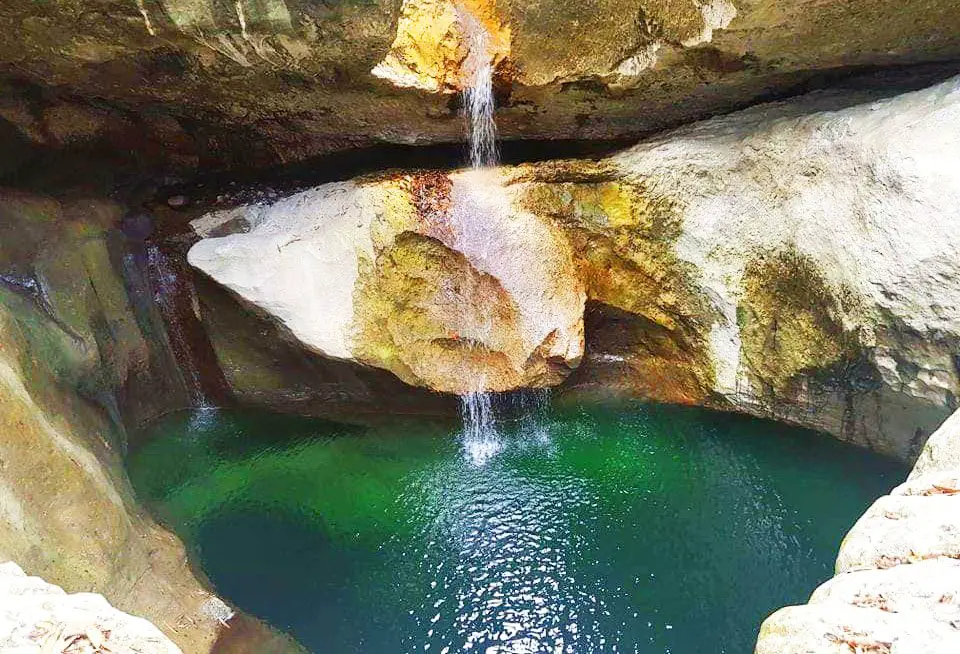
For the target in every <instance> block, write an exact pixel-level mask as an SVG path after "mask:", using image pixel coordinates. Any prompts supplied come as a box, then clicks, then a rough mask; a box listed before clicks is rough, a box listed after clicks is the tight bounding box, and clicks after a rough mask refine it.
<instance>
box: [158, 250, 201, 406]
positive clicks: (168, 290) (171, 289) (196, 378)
mask: <svg viewBox="0 0 960 654" xmlns="http://www.w3.org/2000/svg"><path fill="white" fill-rule="evenodd" d="M147 266H148V270H149V271H150V278H151V282H152V283H153V286H154V289H153V299H154V301H155V302H156V304H157V306H158V307H159V309H160V313H161V315H162V316H163V319H164V322H165V323H166V326H167V335H168V338H169V340H170V346H171V348H172V349H173V352H174V358H175V359H176V361H177V363H178V364H179V366H180V373H181V376H182V377H183V382H184V386H185V387H186V388H187V391H188V392H189V393H190V400H191V402H192V404H193V407H195V408H199V409H204V408H209V407H210V406H211V405H210V402H209V401H208V400H207V396H206V395H205V394H204V392H203V384H202V383H201V379H200V368H199V366H198V365H197V363H196V360H195V359H194V356H193V350H192V348H191V347H190V341H189V339H188V338H187V334H186V329H185V328H184V326H183V321H182V319H181V318H180V314H179V312H178V306H177V298H178V296H180V295H182V294H183V292H184V289H183V288H182V287H181V280H180V278H179V277H178V275H177V271H176V270H175V268H174V266H173V265H172V264H171V263H170V261H169V260H168V259H167V256H166V255H165V254H164V253H163V251H162V250H161V249H160V247H159V246H158V245H156V244H155V243H151V244H150V245H149V246H148V247H147Z"/></svg>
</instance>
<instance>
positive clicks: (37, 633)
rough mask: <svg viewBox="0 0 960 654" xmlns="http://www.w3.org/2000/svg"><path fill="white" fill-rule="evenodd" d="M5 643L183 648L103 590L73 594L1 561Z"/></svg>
mask: <svg viewBox="0 0 960 654" xmlns="http://www.w3.org/2000/svg"><path fill="white" fill-rule="evenodd" d="M0 649H3V650H4V651H17V652H44V651H51V652H77V653H78V654H81V653H88V652H89V653H90V654H93V653H95V652H103V651H107V652H141V653H142V654H180V648H179V647H177V646H176V645H174V644H173V643H172V642H171V641H170V640H169V639H167V637H166V636H164V635H163V634H162V633H160V631H159V630H158V629H157V628H156V627H154V626H153V625H152V624H150V623H149V622H147V621H146V620H143V619H141V618H135V617H133V616H130V615H127V614H126V613H122V612H121V611H118V610H116V609H115V608H113V607H112V606H110V604H109V603H108V602H107V600H105V599H104V598H103V597H102V596H101V595H94V594H92V593H78V594H75V595H67V594H66V593H65V592H64V591H63V589H62V588H60V587H58V586H54V585H52V584H48V583H46V582H45V581H43V580H42V579H40V578H39V577H28V576H27V575H25V574H24V572H23V570H21V569H20V567H19V566H17V565H16V564H15V563H3V564H0Z"/></svg>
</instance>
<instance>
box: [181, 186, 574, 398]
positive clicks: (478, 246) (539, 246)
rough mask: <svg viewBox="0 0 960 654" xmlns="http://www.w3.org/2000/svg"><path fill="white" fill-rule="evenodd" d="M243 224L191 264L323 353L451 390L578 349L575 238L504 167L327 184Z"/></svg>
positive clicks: (556, 372)
mask: <svg viewBox="0 0 960 654" xmlns="http://www.w3.org/2000/svg"><path fill="white" fill-rule="evenodd" d="M218 215H219V216H220V217H222V218H224V219H226V220H230V221H235V220H236V212H232V213H230V214H229V217H228V216H227V215H226V214H218ZM210 220H211V219H210V218H209V217H208V218H206V219H201V221H200V222H199V223H196V224H197V226H198V228H199V229H202V230H204V231H206V232H207V233H210V231H211V230H213V229H216V227H214V226H213V225H211V223H210ZM244 223H245V224H247V225H251V229H250V231H249V232H247V233H238V234H232V235H229V236H222V237H220V238H207V239H204V240H202V241H200V242H199V243H198V244H196V245H195V246H193V248H192V249H191V250H190V253H189V261H190V263H191V264H193V265H194V266H196V267H198V268H199V269H200V270H202V271H204V272H205V273H207V274H208V275H210V276H211V277H212V278H213V279H215V280H217V281H218V282H220V283H221V284H223V285H224V286H226V287H227V288H229V289H231V290H232V291H233V292H235V293H236V294H237V295H239V296H240V297H241V298H243V299H244V300H246V301H247V302H249V303H251V304H253V305H254V306H256V307H258V308H259V309H260V310H262V311H265V312H266V313H268V314H270V315H272V316H274V317H275V318H276V319H278V320H279V321H280V322H281V324H282V325H284V326H285V327H286V328H287V329H289V330H290V332H291V333H292V334H293V336H294V337H296V338H297V339H298V340H299V341H300V342H301V343H302V344H304V345H305V346H306V347H308V348H309V349H311V350H313V351H315V352H317V353H319V354H323V355H325V356H329V357H334V358H338V359H343V360H348V361H355V362H359V363H363V364H367V365H373V366H377V367H380V368H383V369H386V370H389V371H390V372H392V373H394V374H395V375H397V376H398V377H400V379H402V380H404V381H406V382H407V383H410V384H414V385H419V386H425V387H428V388H432V389H435V390H441V391H447V392H468V391H470V390H498V391H499V390H508V389H512V388H517V387H520V386H543V385H554V384H556V383H558V382H559V381H560V380H562V379H563V377H564V376H565V375H566V374H567V373H568V372H569V370H570V369H571V368H573V367H575V366H576V364H577V363H578V362H579V359H580V356H581V355H582V351H583V323H582V316H583V302H584V292H583V290H582V285H581V284H580V282H579V279H578V277H577V275H576V271H575V268H574V265H573V261H572V258H571V250H570V248H569V246H568V245H567V243H566V241H565V239H564V238H563V235H562V233H560V232H559V231H558V230H557V229H556V228H554V227H553V226H552V225H551V224H550V223H549V222H546V221H543V220H541V219H539V218H537V217H535V216H533V215H532V214H517V213H516V212H515V211H513V209H512V207H511V205H510V204H509V199H508V197H507V196H505V195H503V194H502V193H499V183H498V180H497V179H496V173H492V172H491V173H477V172H472V173H457V174H455V175H452V176H450V177H449V178H448V177H446V176H445V175H440V174H430V175H426V176H417V175H405V176H400V177H395V178H388V179H382V180H377V181H366V182H364V181H361V182H358V183H342V184H339V183H338V184H330V185H326V186H322V187H319V188H317V189H314V190H312V191H306V192H303V193H299V194H297V195H294V196H291V197H290V198H287V199H285V200H281V201H279V202H277V203H274V204H272V205H269V206H266V207H262V206H258V205H253V206H251V207H248V210H247V213H246V216H245V218H244Z"/></svg>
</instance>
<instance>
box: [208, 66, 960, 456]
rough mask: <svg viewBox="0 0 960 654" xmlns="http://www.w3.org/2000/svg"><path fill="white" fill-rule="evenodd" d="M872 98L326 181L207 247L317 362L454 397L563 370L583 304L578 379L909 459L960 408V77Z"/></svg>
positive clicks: (239, 220) (224, 277)
mask: <svg viewBox="0 0 960 654" xmlns="http://www.w3.org/2000/svg"><path fill="white" fill-rule="evenodd" d="M858 97H859V100H860V104H856V102H855V100H856V98H851V97H850V96H845V95H839V96H838V95H831V94H812V95H810V96H806V97H804V98H802V99H799V100H797V101H793V102H789V103H775V104H769V105H762V106H759V107H756V108H753V109H751V110H748V111H744V112H741V113H738V114H731V115H729V116H726V117H724V118H718V119H714V120H710V121H706V122H703V123H698V124H695V125H691V126H689V127H686V128H683V129H680V130H676V131H673V132H670V133H667V134H664V135H662V136H659V137H657V138H656V139H652V140H649V141H646V142H644V143H641V144H639V145H637V146H635V147H633V148H631V149H629V150H626V151H624V152H622V153H620V154H618V155H616V156H613V157H610V158H608V159H605V160H602V161H599V162H593V161H555V162H545V163H538V164H529V165H523V166H517V167H505V168H502V169H500V170H499V171H498V172H497V173H496V174H493V173H488V174H487V175H489V176H487V177H478V176H477V174H476V173H463V172H459V173H453V174H450V175H446V174H441V173H411V174H406V175H389V176H386V177H380V178H362V179H358V180H356V181H353V182H348V183H339V184H329V185H325V186H321V187H318V188H316V189H313V190H310V191H305V192H303V193H299V194H297V195H294V196H292V197H290V198H287V199H285V200H282V201H280V202H276V203H274V204H272V205H250V206H247V207H241V208H239V209H235V210H230V211H226V212H219V213H215V214H210V215H208V216H206V217H204V218H201V219H200V220H198V221H195V222H194V227H195V229H196V230H197V231H198V233H200V234H201V235H202V236H206V237H207V238H205V239H204V240H202V241H200V242H199V243H198V244H197V245H195V246H194V248H193V249H192V250H191V252H190V261H191V263H193V264H194V265H195V266H197V267H199V268H200V269H201V270H203V271H205V272H206V273H207V274H209V275H210V276H211V277H213V278H214V279H215V280H217V281H219V282H220V283H221V284H223V285H225V286H227V287H228V288H230V289H231V290H232V291H233V292H234V293H235V294H237V295H238V296H240V297H242V298H244V299H245V300H246V301H247V302H250V303H252V304H254V305H256V306H257V307H259V308H260V309H261V310H263V311H265V312H266V313H268V314H272V315H273V316H274V317H275V318H277V319H279V320H280V321H281V322H282V323H283V324H284V325H286V327H287V328H289V331H290V332H291V333H292V335H293V336H294V337H296V338H297V339H299V340H300V341H301V342H302V343H303V344H305V345H307V346H308V347H309V348H311V349H313V350H315V351H317V352H321V353H323V354H326V355H328V356H333V357H339V358H344V359H348V360H354V361H359V362H362V363H365V364H369V365H373V366H378V367H381V368H384V369H386V370H390V371H391V372H393V373H395V374H396V375H398V376H399V377H400V378H401V379H403V380H405V381H407V382H408V383H412V384H418V385H423V386H427V387H430V388H434V389H437V390H444V391H454V392H462V391H464V390H469V389H470V387H471V385H478V386H480V387H483V388H490V389H497V390H502V389H505V388H512V387H514V386H518V385H554V384H557V383H559V382H561V381H563V379H564V377H565V376H566V375H567V374H568V373H569V372H570V371H571V370H572V369H573V368H575V367H577V365H578V363H579V362H580V359H581V354H582V349H581V330H582V322H581V319H582V315H583V306H584V305H583V301H584V297H585V298H586V299H587V300H588V301H589V302H590V306H591V313H590V316H591V318H590V321H589V324H590V329H589V331H588V333H587V345H586V358H585V360H584V363H583V365H582V366H581V367H580V369H579V370H577V372H576V373H575V374H574V375H573V377H571V378H570V380H569V381H568V382H567V383H566V386H565V388H567V389H568V390H570V391H571V392H574V391H577V392H583V391H592V390H600V391H609V390H611V387H613V390H616V391H617V392H620V393H626V394H631V395H639V396H642V397H648V398H652V399H658V400H665V401H671V402H682V403H691V404H707V405H713V406H719V407H727V408H732V409H735V410H739V411H745V412H748V413H754V414H758V415H763V416H769V417H774V418H777V419H780V420H784V421H788V422H793V423H797V424H801V425H805V426H809V427H814V428H817V429H821V430H824V431H828V432H831V433H833V434H836V435H838V436H840V437H841V438H843V439H846V440H849V441H852V442H855V443H859V444H862V445H866V446H869V447H872V448H875V449H877V450H880V451H882V452H886V453H889V454H892V455H895V456H898V457H901V458H905V459H907V458H911V457H915V456H916V455H917V454H918V452H919V449H920V447H921V446H922V444H923V441H924V439H925V438H926V435H927V434H928V433H929V432H930V431H931V430H932V429H933V427H935V426H936V425H937V424H939V422H940V421H941V420H942V419H943V418H944V417H945V416H946V415H948V414H949V413H950V411H951V410H952V409H954V408H955V407H956V405H957V398H958V397H960V379H958V370H957V366H956V355H957V353H958V352H960V264H958V262H960V230H956V229H955V228H954V226H955V225H956V224H957V223H958V222H960V213H958V212H960V208H958V207H960V183H958V179H957V176H956V172H955V167H954V166H953V162H955V161H957V160H960V131H958V129H957V127H956V126H957V125H958V124H960V78H954V79H952V80H950V81H948V82H945V83H943V84H941V85H939V86H935V87H932V88H930V89H926V90H923V91H918V92H913V93H908V94H904V95H902V96H898V97H896V98H893V99H887V100H878V101H871V98H870V97H869V96H858ZM851 104H853V106H850V105H851ZM477 380H479V381H477ZM651 380H655V383H653V382H651Z"/></svg>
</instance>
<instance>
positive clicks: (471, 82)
mask: <svg viewBox="0 0 960 654" xmlns="http://www.w3.org/2000/svg"><path fill="white" fill-rule="evenodd" d="M457 16H458V18H459V20H460V26H461V28H462V29H463V32H464V42H465V44H466V46H467V57H466V59H464V61H463V74H464V78H465V80H466V85H465V86H464V89H463V106H464V111H465V113H466V118H467V132H468V135H467V140H468V143H469V148H470V167H471V168H487V167H490V166H496V165H497V163H498V160H499V152H498V150H497V123H496V121H495V120H494V110H495V109H496V106H495V100H494V97H493V59H492V56H491V51H490V32H489V31H488V30H487V28H486V26H485V25H484V24H483V23H481V22H480V21H479V20H478V19H477V17H476V16H474V15H473V14H472V13H471V12H470V11H469V10H467V9H466V8H464V7H463V6H462V5H458V6H457Z"/></svg>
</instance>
